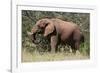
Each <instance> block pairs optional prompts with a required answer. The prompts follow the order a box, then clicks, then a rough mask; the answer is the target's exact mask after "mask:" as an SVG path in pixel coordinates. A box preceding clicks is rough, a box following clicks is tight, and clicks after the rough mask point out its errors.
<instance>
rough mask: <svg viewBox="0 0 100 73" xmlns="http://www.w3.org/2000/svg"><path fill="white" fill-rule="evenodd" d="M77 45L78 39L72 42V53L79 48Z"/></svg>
mask: <svg viewBox="0 0 100 73" xmlns="http://www.w3.org/2000/svg"><path fill="white" fill-rule="evenodd" d="M79 45H80V43H79V42H78V41H76V42H74V43H73V44H72V46H71V47H72V52H73V53H76V51H78V50H79Z"/></svg>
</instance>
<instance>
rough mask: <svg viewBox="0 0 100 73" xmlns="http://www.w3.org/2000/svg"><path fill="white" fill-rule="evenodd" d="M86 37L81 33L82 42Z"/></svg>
mask: <svg viewBox="0 0 100 73" xmlns="http://www.w3.org/2000/svg"><path fill="white" fill-rule="evenodd" d="M84 39H85V38H84V35H83V34H82V35H81V42H82V43H83V42H84Z"/></svg>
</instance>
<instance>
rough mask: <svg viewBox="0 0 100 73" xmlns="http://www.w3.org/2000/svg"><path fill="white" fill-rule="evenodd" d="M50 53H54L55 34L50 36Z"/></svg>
mask: <svg viewBox="0 0 100 73" xmlns="http://www.w3.org/2000/svg"><path fill="white" fill-rule="evenodd" d="M50 45H51V53H55V51H56V48H57V37H56V36H52V37H51V44H50Z"/></svg>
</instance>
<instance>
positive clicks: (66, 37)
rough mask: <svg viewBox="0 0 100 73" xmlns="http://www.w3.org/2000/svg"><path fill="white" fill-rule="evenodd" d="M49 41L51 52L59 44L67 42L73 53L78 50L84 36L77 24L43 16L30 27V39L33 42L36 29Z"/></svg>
mask: <svg viewBox="0 0 100 73" xmlns="http://www.w3.org/2000/svg"><path fill="white" fill-rule="evenodd" d="M39 30H40V33H41V34H43V36H44V37H46V38H48V39H49V41H50V46H51V50H50V51H51V52H52V53H54V52H56V49H57V48H58V45H59V44H68V45H70V46H71V48H72V51H73V52H74V53H75V52H76V51H77V50H79V46H80V44H81V43H82V42H84V36H83V34H82V32H81V30H80V28H79V26H78V25H77V24H75V23H72V22H67V21H63V20H61V19H57V18H53V19H49V18H44V19H40V20H38V21H37V23H36V24H35V26H33V28H32V31H31V33H32V38H33V39H32V41H33V43H35V41H36V39H37V38H36V37H35V35H36V34H37V31H39Z"/></svg>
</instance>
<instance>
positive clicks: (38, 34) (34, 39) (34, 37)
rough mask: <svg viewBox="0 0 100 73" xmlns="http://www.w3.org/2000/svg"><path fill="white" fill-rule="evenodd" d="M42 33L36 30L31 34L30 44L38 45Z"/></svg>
mask: <svg viewBox="0 0 100 73" xmlns="http://www.w3.org/2000/svg"><path fill="white" fill-rule="evenodd" d="M42 33H43V31H41V30H38V31H37V32H36V33H33V34H32V42H33V43H35V44H39V43H40V42H41V41H42V39H41V38H43V34H42Z"/></svg>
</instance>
